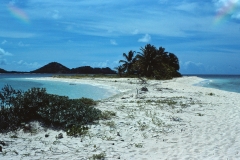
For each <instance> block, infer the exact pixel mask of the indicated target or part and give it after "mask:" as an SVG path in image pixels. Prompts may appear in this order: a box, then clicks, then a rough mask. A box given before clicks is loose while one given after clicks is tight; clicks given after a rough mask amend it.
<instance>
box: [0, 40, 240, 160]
mask: <svg viewBox="0 0 240 160" xmlns="http://www.w3.org/2000/svg"><path fill="white" fill-rule="evenodd" d="M141 51H142V52H139V53H138V52H135V51H129V52H128V54H126V53H123V57H124V59H123V60H120V61H119V62H120V65H119V67H117V68H116V69H117V72H116V73H115V76H96V77H94V76H83V77H81V76H79V77H78V76H73V77H69V76H64V77H60V78H59V77H45V78H42V79H43V80H50V81H65V82H68V83H69V84H70V83H75V84H76V82H78V83H84V84H91V85H96V86H109V88H115V89H117V90H119V92H120V93H119V94H117V95H113V96H112V97H109V98H107V99H102V100H99V101H93V100H92V99H87V98H79V99H69V98H68V97H66V96H58V95H52V94H48V93H47V92H46V90H45V89H44V88H32V89H29V90H28V91H25V92H23V91H20V90H15V89H13V88H12V87H11V86H8V85H6V86H5V87H4V88H2V90H0V107H1V109H0V122H1V123H0V159H11V158H12V159H47V158H49V157H50V158H52V159H62V160H63V159H66V158H68V159H159V157H160V159H191V158H196V159H227V158H229V157H231V158H232V159H239V158H240V154H239V145H240V143H239V141H238V135H239V134H238V133H239V130H238V129H239V124H240V119H239V112H240V109H239V106H238V104H239V99H240V94H238V93H232V92H226V91H220V90H217V89H211V88H203V87H200V86H194V84H196V83H199V82H201V81H202V80H203V79H201V78H198V77H186V76H184V77H180V76H181V75H180V73H179V72H178V71H179V63H178V58H177V57H176V56H175V55H174V54H172V53H168V52H165V49H164V48H162V47H160V48H159V49H156V48H155V47H154V46H152V45H146V46H145V47H144V48H141ZM135 54H136V55H135ZM54 65H56V66H57V67H54ZM49 66H50V67H49ZM48 68H52V70H51V72H52V71H54V73H58V72H59V71H60V72H61V73H63V72H65V73H66V72H69V70H68V68H66V67H64V66H62V65H59V64H58V63H56V62H54V63H50V64H49V65H46V66H44V67H41V68H40V69H38V70H36V72H42V73H46V72H47V71H48ZM87 68H88V69H89V67H87ZM80 70H81V69H80ZM79 72H80V71H79ZM87 73H89V72H87ZM179 77H180V78H179Z"/></svg>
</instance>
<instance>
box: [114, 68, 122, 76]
mask: <svg viewBox="0 0 240 160" xmlns="http://www.w3.org/2000/svg"><path fill="white" fill-rule="evenodd" d="M115 69H116V70H117V73H118V75H119V76H120V77H122V73H123V68H122V66H118V67H115Z"/></svg>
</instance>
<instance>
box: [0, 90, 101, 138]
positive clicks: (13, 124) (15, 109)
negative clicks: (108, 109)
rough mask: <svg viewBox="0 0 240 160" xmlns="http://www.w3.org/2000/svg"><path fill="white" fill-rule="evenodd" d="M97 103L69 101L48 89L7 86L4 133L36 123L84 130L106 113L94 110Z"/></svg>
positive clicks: (1, 101) (0, 101)
mask: <svg viewBox="0 0 240 160" xmlns="http://www.w3.org/2000/svg"><path fill="white" fill-rule="evenodd" d="M95 104H96V102H94V101H93V100H91V99H87V98H81V99H69V98H68V97H66V96H59V95H53V94H48V93H47V92H46V89H44V88H31V89H29V90H27V91H25V92H23V91H20V90H14V89H13V88H12V87H11V86H8V85H6V86H4V87H3V88H2V90H1V91H0V106H1V108H0V122H1V123H0V132H8V131H14V130H17V129H19V128H21V127H22V124H23V123H29V122H31V121H36V120H37V121H39V122H41V123H42V124H43V125H46V126H49V127H54V128H58V129H63V130H65V131H67V130H68V129H70V130H71V129H72V127H73V126H74V127H80V128H81V126H84V125H86V124H91V123H94V122H96V121H98V120H99V119H100V117H101V114H102V112H101V110H99V109H96V108H95V107H94V105H95ZM74 127H73V128H74ZM74 129H75V130H73V129H72V130H73V133H75V131H76V128H74ZM73 135H74V134H73Z"/></svg>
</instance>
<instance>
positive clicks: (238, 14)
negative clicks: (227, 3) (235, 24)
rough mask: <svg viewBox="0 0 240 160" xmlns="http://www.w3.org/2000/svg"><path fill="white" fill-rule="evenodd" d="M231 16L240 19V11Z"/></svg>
mask: <svg viewBox="0 0 240 160" xmlns="http://www.w3.org/2000/svg"><path fill="white" fill-rule="evenodd" d="M231 18H233V19H240V13H236V14H233V15H232V16H231Z"/></svg>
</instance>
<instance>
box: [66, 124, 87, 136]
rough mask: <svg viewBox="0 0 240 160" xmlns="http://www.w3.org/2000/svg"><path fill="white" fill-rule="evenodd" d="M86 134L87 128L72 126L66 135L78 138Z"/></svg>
mask: <svg viewBox="0 0 240 160" xmlns="http://www.w3.org/2000/svg"><path fill="white" fill-rule="evenodd" d="M87 133H88V127H86V126H72V127H71V128H69V129H68V131H67V135H68V136H73V137H79V136H83V135H86V134H87Z"/></svg>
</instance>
